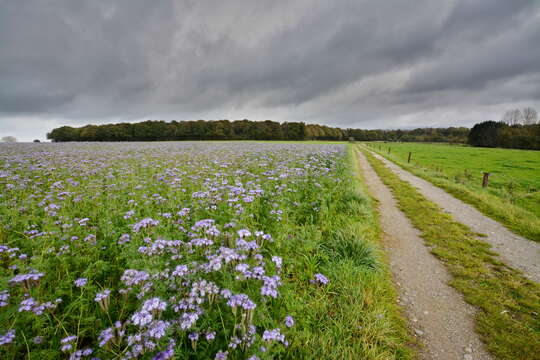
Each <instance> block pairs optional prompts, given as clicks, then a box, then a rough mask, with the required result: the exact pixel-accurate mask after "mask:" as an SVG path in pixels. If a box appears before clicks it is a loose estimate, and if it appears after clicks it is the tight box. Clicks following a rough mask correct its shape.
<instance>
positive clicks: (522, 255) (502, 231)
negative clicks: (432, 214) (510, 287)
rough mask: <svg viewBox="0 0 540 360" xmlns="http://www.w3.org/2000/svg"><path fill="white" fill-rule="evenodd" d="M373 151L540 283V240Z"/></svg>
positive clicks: (403, 177)
mask: <svg viewBox="0 0 540 360" xmlns="http://www.w3.org/2000/svg"><path fill="white" fill-rule="evenodd" d="M372 154H373V155H374V156H375V157H376V158H377V159H379V160H381V161H383V162H384V164H385V165H386V166H387V167H388V168H389V169H390V170H392V171H393V172H394V173H395V174H396V175H398V176H399V177H400V178H401V179H402V180H404V181H407V182H409V183H410V184H411V185H412V186H414V187H415V188H417V189H418V191H419V192H420V193H421V194H422V195H423V196H425V197H426V198H427V199H429V200H431V201H433V202H434V203H436V204H437V205H438V206H439V207H440V208H441V209H442V210H443V211H445V212H446V213H448V214H451V215H452V216H453V217H454V219H455V220H456V221H458V222H460V223H462V224H465V225H467V226H468V227H469V228H471V230H473V231H474V232H477V233H481V234H485V235H486V237H483V238H482V241H485V242H487V243H488V244H490V245H491V246H492V250H493V251H494V252H496V253H497V254H499V256H500V260H501V261H502V262H504V263H505V264H507V265H508V266H510V267H513V268H514V269H517V270H520V271H521V272H522V273H523V275H524V276H525V277H527V278H528V279H529V280H532V281H535V282H537V283H540V243H536V242H534V241H532V240H528V239H526V238H524V237H521V236H519V235H516V234H514V233H513V232H511V231H510V230H508V229H507V228H506V227H504V226H503V225H501V224H500V223H498V222H497V221H495V220H493V219H491V218H489V217H487V216H485V215H483V214H482V213H481V212H480V211H478V210H477V209H475V208H474V207H473V206H471V205H469V204H466V203H464V202H463V201H461V200H459V199H456V198H455V197H453V196H452V195H450V194H448V193H447V192H445V191H444V190H442V189H441V188H439V187H436V186H435V185H433V184H431V183H430V182H428V181H426V180H424V179H421V178H419V177H418V176H415V175H413V174H411V173H410V172H408V171H406V170H403V169H402V168H401V167H399V166H398V165H396V164H394V163H393V162H391V161H389V160H387V159H385V158H384V157H382V156H380V155H378V154H375V153H372Z"/></svg>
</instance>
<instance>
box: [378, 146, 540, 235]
mask: <svg viewBox="0 0 540 360" xmlns="http://www.w3.org/2000/svg"><path fill="white" fill-rule="evenodd" d="M434 146H441V145H434ZM369 149H370V150H372V151H374V152H376V153H378V154H379V155H381V156H384V157H385V158H387V159H388V160H390V161H392V162H394V163H395V164H396V165H398V166H400V167H401V168H403V169H405V170H407V171H409V172H411V173H413V174H414V175H416V176H419V177H421V178H422V179H424V180H427V181H429V182H431V183H432V184H434V185H436V186H438V187H440V188H442V189H444V190H445V191H446V192H448V193H449V194H452V195H453V196H455V197H456V198H458V199H460V200H461V201H463V202H466V203H467V204H470V205H472V206H474V207H475V208H477V209H478V210H479V211H480V212H481V213H483V214H484V215H486V216H488V217H491V218H492V219H494V220H497V221H499V222H500V223H502V224H503V225H504V226H506V227H507V228H508V229H510V230H511V231H513V232H515V233H516V234H518V235H521V236H523V237H526V238H528V239H530V240H533V241H536V242H540V218H539V217H538V216H537V215H535V214H534V213H533V212H531V211H528V210H526V209H524V208H523V207H520V206H518V205H515V204H513V203H512V201H511V200H510V199H509V198H508V196H509V195H508V194H507V192H505V191H502V190H499V189H496V190H495V189H491V190H490V189H482V188H481V187H479V186H476V185H475V186H472V185H471V184H469V183H468V181H467V180H466V179H465V178H464V177H463V176H461V177H458V176H457V175H456V176H455V177H454V178H457V180H456V179H454V178H452V177H451V176H450V175H448V174H446V173H444V172H440V171H436V170H434V169H429V168H427V167H424V166H421V165H418V164H415V161H412V162H411V163H407V161H406V160H404V159H403V158H402V157H400V156H398V155H396V154H394V153H392V152H390V154H388V153H387V152H386V151H384V150H380V149H378V147H377V146H375V145H373V146H369ZM482 150H485V149H482ZM497 150H501V149H497ZM453 179H454V180H456V181H457V182H456V181H454V180H453ZM460 181H461V182H464V183H460ZM477 182H479V180H478V181H477Z"/></svg>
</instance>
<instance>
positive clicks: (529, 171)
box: [368, 143, 540, 241]
mask: <svg viewBox="0 0 540 360" xmlns="http://www.w3.org/2000/svg"><path fill="white" fill-rule="evenodd" d="M368 146H369V147H370V149H372V150H375V151H377V152H378V153H380V154H381V155H383V156H385V157H387V158H389V159H390V160H393V161H395V162H396V163H397V164H398V165H401V166H402V167H404V168H405V169H406V170H409V171H412V172H413V173H415V174H416V175H419V176H421V177H424V178H425V179H427V180H430V181H432V182H434V183H435V184H436V185H439V186H441V187H443V188H445V189H446V190H447V191H449V192H450V193H452V194H453V195H454V196H456V197H458V198H460V199H462V200H464V201H466V202H469V203H471V204H472V205H475V206H476V207H478V208H479V209H480V210H481V211H483V212H484V213H486V214H487V215H490V216H492V217H494V218H495V219H496V220H499V221H501V222H503V223H504V224H505V225H507V226H508V227H509V228H510V229H512V230H514V231H516V232H517V233H518V234H521V235H523V236H525V237H528V238H530V239H532V240H537V241H540V153H539V152H538V151H532V150H514V149H492V148H476V147H470V146H463V145H448V144H420V143H368ZM389 148H390V153H388V149H389ZM409 153H411V154H412V156H411V162H410V164H408V163H407V159H408V156H409ZM482 172H489V173H490V174H491V175H490V177H489V185H488V187H487V188H482V177H483V175H482Z"/></svg>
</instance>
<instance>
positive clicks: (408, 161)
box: [407, 152, 412, 163]
mask: <svg viewBox="0 0 540 360" xmlns="http://www.w3.org/2000/svg"><path fill="white" fill-rule="evenodd" d="M411 155H412V153H411V152H409V158H408V159H407V163H410V162H411Z"/></svg>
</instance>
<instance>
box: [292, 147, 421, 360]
mask: <svg viewBox="0 0 540 360" xmlns="http://www.w3.org/2000/svg"><path fill="white" fill-rule="evenodd" d="M353 156H354V155H353V154H352V153H351V152H349V161H348V165H347V168H345V169H343V171H344V172H343V176H342V177H341V178H342V179H343V182H342V183H341V184H340V185H339V186H337V187H336V188H335V192H333V193H332V194H317V195H316V196H317V197H319V198H321V197H322V198H324V201H323V202H322V203H321V211H320V214H321V216H320V217H319V221H318V222H317V223H316V224H313V226H311V225H307V224H306V223H304V224H302V225H301V226H300V224H298V225H299V226H298V227H297V228H290V229H288V231H290V233H291V236H294V237H295V238H297V239H298V240H299V241H294V242H289V243H286V244H287V245H286V246H289V247H290V248H289V249H287V250H286V252H290V253H291V254H294V255H293V256H291V258H295V259H297V261H296V263H295V266H294V267H293V268H291V269H290V271H289V276H290V277H291V278H292V279H293V280H294V281H293V284H291V286H294V287H295V291H283V294H287V296H290V297H289V298H284V299H283V301H285V302H287V303H288V304H289V305H288V306H287V307H288V308H289V309H290V311H291V313H293V314H296V315H298V316H296V317H295V318H298V319H299V324H301V326H299V327H298V332H296V333H295V334H293V336H291V339H294V340H293V341H292V343H291V346H290V347H289V349H288V350H287V352H286V354H284V357H286V358H290V359H307V358H310V359H411V358H413V356H414V355H413V352H412V351H411V349H410V347H409V346H408V344H409V342H410V341H411V338H410V336H409V334H408V332H407V327H406V322H405V320H404V318H403V317H402V315H401V314H400V308H399V307H398V306H397V303H396V297H397V294H396V291H395V289H394V286H393V284H392V281H391V275H390V273H389V272H388V270H387V267H386V265H385V264H384V258H383V253H382V251H380V250H379V246H380V244H379V239H380V231H379V227H378V220H377V218H376V215H375V214H376V213H375V212H374V210H373V207H372V203H371V200H370V198H369V197H368V196H367V195H366V192H365V190H364V189H363V187H362V185H361V183H360V181H359V179H358V172H357V169H356V168H355V167H356V166H357V164H356V162H355V161H353ZM308 200H309V199H303V202H304V203H306V201H308ZM311 269H321V270H322V272H323V273H325V274H327V275H328V277H329V278H330V279H331V282H330V283H329V286H328V287H326V288H324V289H320V291H319V292H313V290H312V288H311V287H309V286H305V285H304V284H306V283H307V282H306V280H307V279H298V282H297V281H296V279H297V278H298V277H301V276H302V274H308V273H311V272H312V271H314V270H311Z"/></svg>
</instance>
